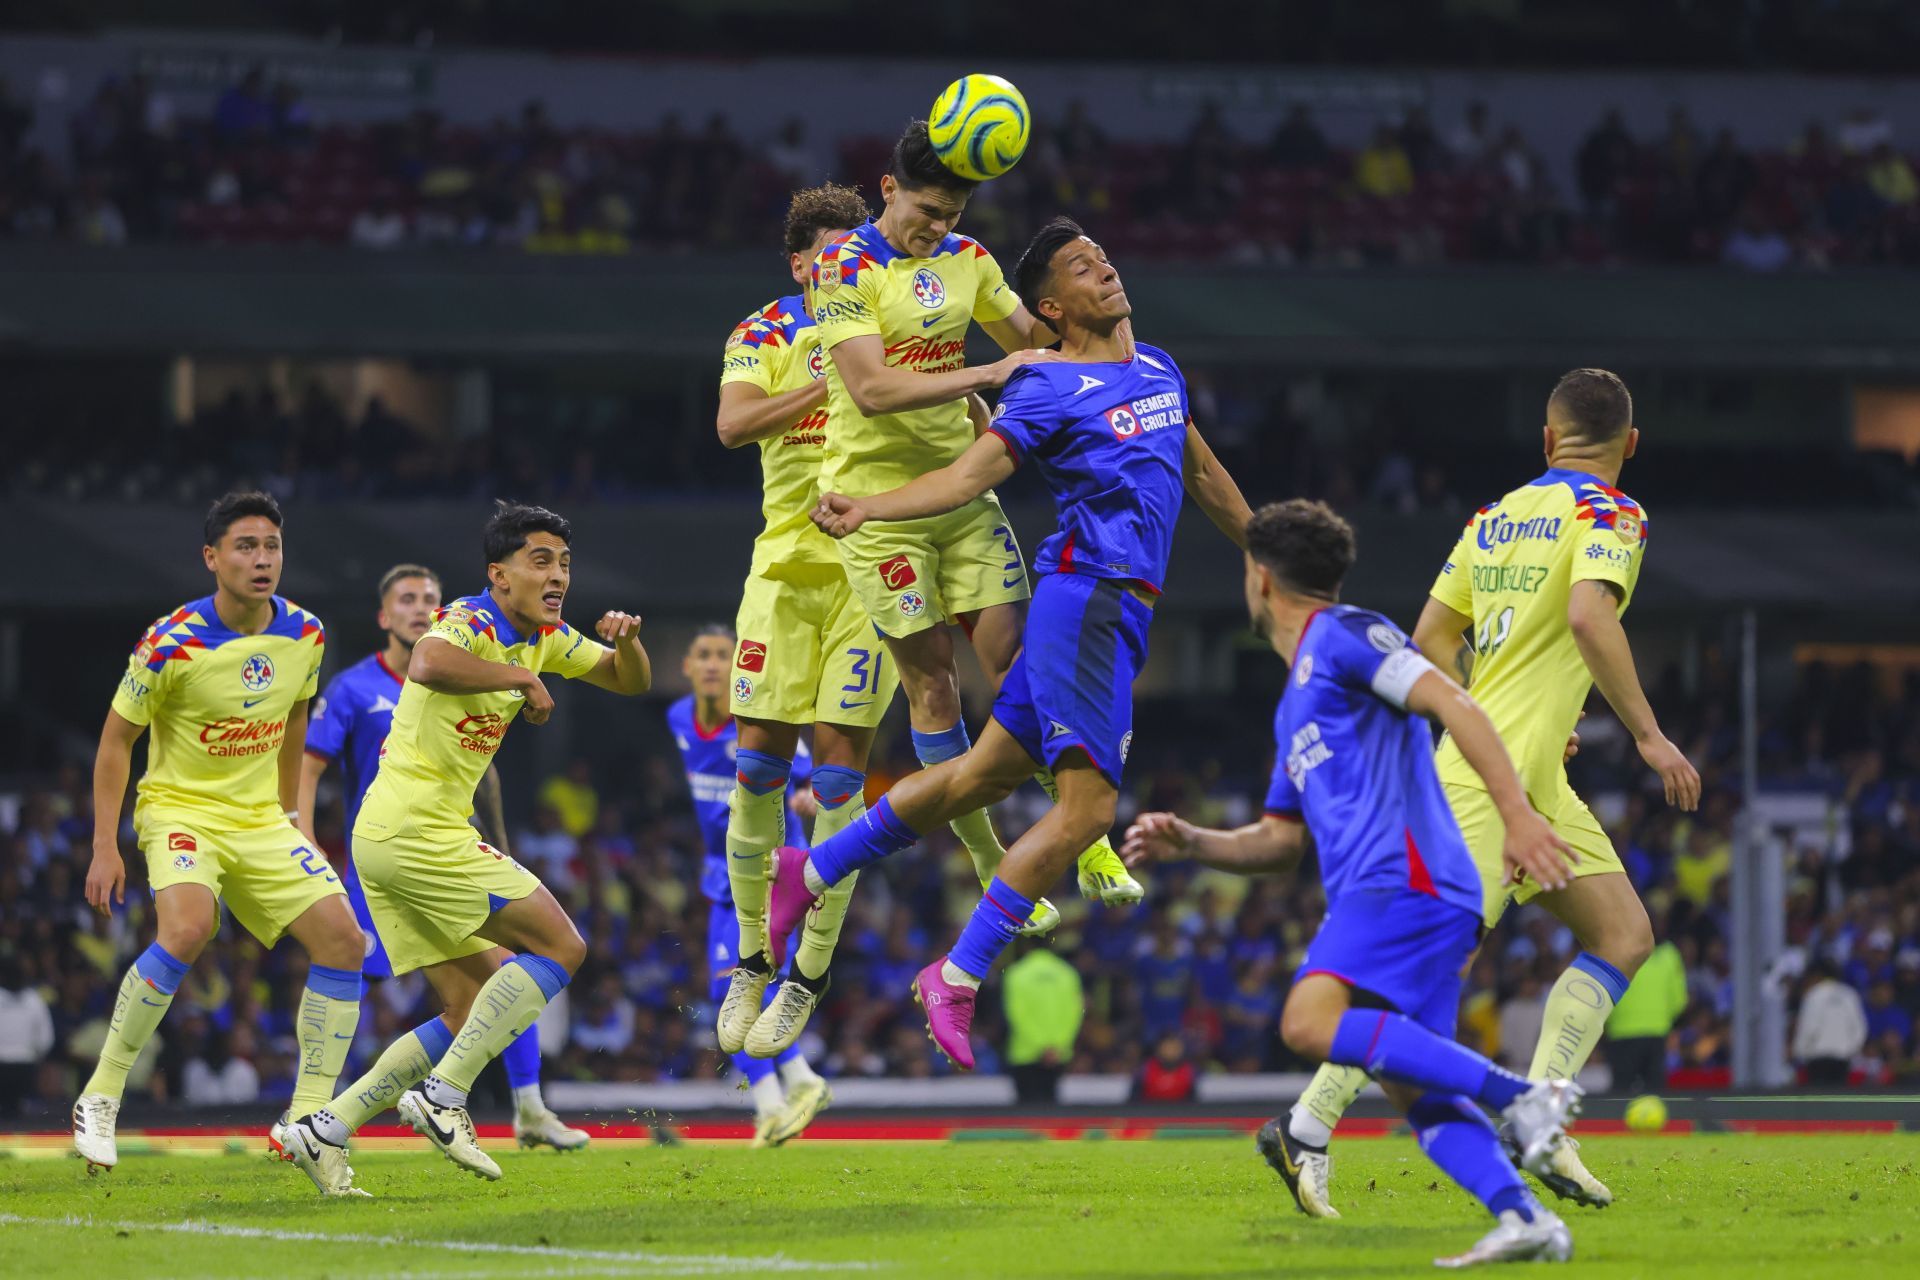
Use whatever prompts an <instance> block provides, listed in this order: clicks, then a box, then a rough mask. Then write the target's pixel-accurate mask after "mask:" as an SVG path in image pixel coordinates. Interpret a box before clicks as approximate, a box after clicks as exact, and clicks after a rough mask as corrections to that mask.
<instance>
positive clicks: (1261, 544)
mask: <svg viewBox="0 0 1920 1280" xmlns="http://www.w3.org/2000/svg"><path fill="white" fill-rule="evenodd" d="M1247 554H1249V555H1251V556H1252V557H1253V558H1254V559H1255V560H1256V561H1258V562H1259V563H1260V564H1262V565H1265V566H1266V568H1267V569H1268V571H1269V572H1271V573H1272V574H1273V576H1274V577H1276V578H1278V579H1279V580H1280V584H1281V585H1282V586H1284V587H1285V588H1287V590H1289V591H1294V592H1298V593H1299V594H1301V595H1306V596H1320V597H1322V598H1324V599H1327V600H1338V599H1339V598H1340V584H1341V582H1342V581H1344V580H1345V578H1346V576H1347V570H1349V569H1351V568H1353V558H1354V543H1353V526H1352V525H1350V524H1348V523H1347V522H1346V521H1345V520H1342V519H1341V518H1340V517H1339V516H1337V515H1335V514H1334V510H1333V508H1332V507H1329V506H1328V505H1327V504H1326V503H1324V502H1309V501H1307V500H1306V499H1305V498H1292V499H1289V500H1288V501H1286V502H1269V503H1268V504H1267V505H1266V506H1264V507H1261V508H1260V509H1259V510H1258V511H1256V512H1254V513H1253V519H1251V520H1249V521H1248V522H1247Z"/></svg>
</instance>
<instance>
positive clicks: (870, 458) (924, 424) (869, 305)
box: [813, 222, 1020, 497]
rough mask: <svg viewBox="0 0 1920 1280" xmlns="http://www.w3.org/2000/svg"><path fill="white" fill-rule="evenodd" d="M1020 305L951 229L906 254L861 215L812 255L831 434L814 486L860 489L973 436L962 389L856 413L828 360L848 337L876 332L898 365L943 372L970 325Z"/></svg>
mask: <svg viewBox="0 0 1920 1280" xmlns="http://www.w3.org/2000/svg"><path fill="white" fill-rule="evenodd" d="M1019 308H1020V299H1019V298H1018V297H1017V296H1016V295H1015V294H1014V292H1013V290H1012V289H1011V288H1010V287H1009V286H1008V284H1007V281H1006V277H1005V276H1003V275H1002V274H1001V272H1000V265H999V264H998V263H996V262H995V261H994V260H993V255H992V254H990V253H988V252H987V251H986V250H985V249H984V248H982V247H981V246H980V244H979V243H978V242H977V241H973V240H969V239H968V238H967V237H965V236H952V235H950V236H948V237H947V238H946V239H945V240H942V241H941V242H940V247H939V249H938V250H937V251H935V253H934V255H933V256H932V257H931V258H909V257H907V256H906V255H905V254H903V253H901V252H900V251H899V250H898V249H896V248H894V247H893V246H892V245H890V244H888V243H887V238H886V237H885V236H883V235H881V234H880V229H879V228H878V227H876V226H875V225H874V224H873V223H871V222H867V223H864V224H862V225H861V226H858V227H855V228H854V229H853V230H852V231H849V232H848V233H847V234H846V235H844V236H842V237H840V238H839V239H838V240H835V241H833V242H832V243H831V244H829V245H828V246H827V247H826V248H825V249H822V250H821V251H820V256H819V257H818V258H816V259H815V260H814V264H813V318H814V322H815V323H816V324H818V325H819V328H820V345H821V347H822V348H824V349H825V351H826V353H827V414H828V417H829V418H830V419H831V421H832V422H833V431H832V432H831V433H830V434H829V435H828V437H827V455H826V462H825V465H823V466H822V467H821V470H820V487H821V488H823V489H826V490H829V491H831V492H834V493H844V494H849V495H851V496H853V497H865V496H868V495H870V494H875V493H882V492H885V491H886V490H888V489H894V488H898V487H899V486H900V485H903V484H905V483H906V482H907V481H909V480H912V479H913V478H915V477H916V476H920V475H924V474H925V473H927V472H928V471H931V470H933V469H935V468H936V467H944V466H946V465H947V464H948V463H949V462H952V461H953V460H954V459H955V458H958V457H959V456H960V455H961V453H962V452H964V451H965V450H966V448H967V446H968V445H970V444H972V443H973V426H972V424H971V423H970V422H969V421H968V419H967V402H966V400H965V399H964V398H962V399H957V400H954V401H951V402H949V403H947V404H941V405H935V406H933V407H932V408H929V409H910V410H908V411H906V412H905V413H886V414H881V415H879V416H878V417H873V418H868V417H864V416H862V415H861V413H860V410H859V409H858V408H857V407H856V406H855V405H854V403H853V398H852V397H851V396H849V395H848V394H847V387H846V383H844V382H843V381H841V379H840V375H839V371H838V370H836V369H835V368H834V367H833V349H834V347H835V346H837V345H838V344H840V343H842V342H845V341H846V340H847V339H848V338H857V337H861V336H864V335H866V334H878V335H879V336H880V338H881V341H882V344H883V346H884V347H885V351H886V362H887V363H888V364H889V365H892V366H894V367H895V368H906V369H914V370H917V371H919V372H922V373H942V372H946V371H947V370H951V369H958V368H961V367H962V366H964V365H965V364H966V362H967V326H968V325H969V324H970V323H971V322H972V321H974V320H979V321H981V322H982V323H987V322H991V321H994V320H1004V319H1006V318H1007V317H1008V316H1010V315H1012V314H1013V313H1014V312H1015V311H1017V310H1019Z"/></svg>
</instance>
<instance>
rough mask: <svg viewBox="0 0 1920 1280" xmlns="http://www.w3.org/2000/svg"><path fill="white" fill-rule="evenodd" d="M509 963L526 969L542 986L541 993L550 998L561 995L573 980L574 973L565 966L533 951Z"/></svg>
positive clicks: (523, 953)
mask: <svg viewBox="0 0 1920 1280" xmlns="http://www.w3.org/2000/svg"><path fill="white" fill-rule="evenodd" d="M507 963H508V964H517V965H519V966H520V967H521V968H522V969H525V970H526V971H527V976H528V977H530V978H532V979H533V983H534V985H535V986H537V987H539V988H540V994H541V995H543V996H545V997H546V998H547V999H549V1000H551V999H553V998H554V997H555V996H557V995H559V994H560V993H561V991H563V990H565V989H566V985H567V983H569V982H571V981H573V975H572V974H570V973H568V972H567V971H566V969H565V968H564V967H563V966H561V965H559V964H556V963H555V962H553V961H552V960H549V959H547V958H546V957H545V956H537V955H534V954H533V953H532V952H531V951H526V952H522V953H521V954H519V955H517V956H515V957H514V958H513V959H511V960H509V961H507Z"/></svg>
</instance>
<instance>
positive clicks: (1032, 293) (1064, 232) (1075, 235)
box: [1013, 216, 1087, 316]
mask: <svg viewBox="0 0 1920 1280" xmlns="http://www.w3.org/2000/svg"><path fill="white" fill-rule="evenodd" d="M1086 234H1087V233H1086V231H1085V230H1084V229H1082V228H1081V226H1080V224H1079V223H1077V222H1075V221H1074V220H1073V219H1072V218H1068V217H1064V216H1063V217H1059V218H1055V219H1054V220H1053V221H1052V222H1049V223H1048V224H1047V225H1046V226H1044V227H1041V228H1040V230H1038V231H1036V232H1034V234H1033V239H1032V240H1030V241H1029V242H1028V243H1027V251H1026V252H1025V253H1023V254H1021V255H1020V261H1018V262H1016V263H1015V264H1014V266H1013V291H1014V292H1015V293H1017V294H1019V295H1020V301H1021V302H1023V303H1025V304H1026V307H1027V310H1028V311H1029V312H1031V313H1033V314H1034V315H1036V316H1037V315H1039V314H1040V299H1041V297H1042V296H1043V295H1044V294H1045V293H1046V291H1047V285H1048V284H1049V283H1050V282H1051V281H1052V279H1053V256H1054V255H1055V254H1057V253H1059V252H1060V251H1061V250H1062V249H1064V248H1066V247H1067V246H1068V245H1070V244H1072V243H1073V242H1074V241H1076V240H1078V239H1080V238H1081V237H1082V236H1084V235H1086Z"/></svg>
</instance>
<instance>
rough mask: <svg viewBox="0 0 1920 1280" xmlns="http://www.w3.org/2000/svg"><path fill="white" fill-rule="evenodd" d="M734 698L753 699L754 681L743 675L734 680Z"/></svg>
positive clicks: (737, 699) (738, 699)
mask: <svg viewBox="0 0 1920 1280" xmlns="http://www.w3.org/2000/svg"><path fill="white" fill-rule="evenodd" d="M733 700H734V701H735V702H752V701H753V681H751V680H749V679H747V678H746V677H745V676H741V677H740V678H739V679H738V680H735V681H734V682H733Z"/></svg>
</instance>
